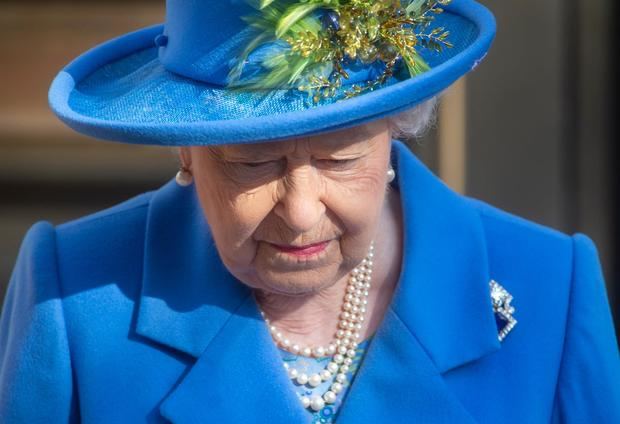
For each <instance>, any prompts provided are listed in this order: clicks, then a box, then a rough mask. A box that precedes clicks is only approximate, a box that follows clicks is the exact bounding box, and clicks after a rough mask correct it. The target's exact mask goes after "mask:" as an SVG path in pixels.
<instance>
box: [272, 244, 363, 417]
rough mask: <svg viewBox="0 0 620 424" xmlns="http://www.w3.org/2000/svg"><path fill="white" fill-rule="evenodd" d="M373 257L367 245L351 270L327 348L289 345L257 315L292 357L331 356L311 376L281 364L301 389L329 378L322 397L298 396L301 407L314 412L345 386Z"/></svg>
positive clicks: (360, 322) (316, 384) (273, 328)
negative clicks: (332, 338) (336, 327)
mask: <svg viewBox="0 0 620 424" xmlns="http://www.w3.org/2000/svg"><path fill="white" fill-rule="evenodd" d="M373 256H374V243H371V244H370V249H369V251H368V255H367V256H366V258H365V259H364V260H362V263H361V264H360V265H358V266H357V267H355V268H354V269H353V270H352V271H351V274H350V276H349V282H348V284H347V288H346V293H345V296H344V301H343V304H342V311H341V312H340V321H339V322H338V330H337V331H336V334H335V339H334V340H333V341H332V342H331V343H329V344H328V345H327V346H315V347H311V346H303V345H300V344H297V343H293V342H292V341H291V340H289V339H288V338H286V337H284V335H283V334H282V332H281V331H280V330H278V329H277V328H276V327H275V326H274V325H272V324H271V322H270V320H269V319H268V318H267V317H266V316H265V313H264V312H263V311H262V310H261V315H262V316H263V319H264V320H265V323H266V324H267V325H268V326H269V330H270V332H271V336H272V337H273V339H274V341H275V343H276V344H277V345H278V346H280V347H282V348H283V349H285V350H288V351H289V352H292V353H294V354H296V355H299V354H301V355H303V356H307V357H315V358H319V357H323V356H326V355H333V357H332V360H331V361H330V362H329V363H328V364H327V366H326V367H325V369H324V370H322V371H321V372H320V373H316V374H312V375H307V374H305V373H302V372H300V371H299V370H297V369H295V368H293V367H291V366H290V365H289V364H287V363H286V362H285V363H284V368H285V369H286V371H287V373H288V376H289V377H290V378H291V379H292V380H293V381H295V382H297V384H299V385H302V386H309V387H312V388H314V387H317V386H318V385H320V384H321V383H322V382H324V381H328V380H330V379H332V378H333V382H332V384H331V386H330V387H329V389H328V390H327V391H326V392H325V393H323V395H322V396H319V395H314V396H312V397H311V398H310V397H308V396H301V403H302V405H303V406H304V408H312V410H314V411H320V410H321V409H323V407H324V406H325V404H326V403H334V402H335V401H336V396H337V395H338V393H340V392H341V391H342V389H343V388H344V386H345V385H346V382H347V372H348V371H349V366H350V365H351V364H352V363H353V358H354V357H355V353H356V352H355V350H356V349H357V345H358V343H359V339H360V338H361V333H360V332H361V330H362V325H363V322H364V320H365V315H366V306H367V304H368V300H367V298H368V293H369V291H370V282H371V279H372V266H373Z"/></svg>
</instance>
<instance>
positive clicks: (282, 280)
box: [258, 270, 339, 296]
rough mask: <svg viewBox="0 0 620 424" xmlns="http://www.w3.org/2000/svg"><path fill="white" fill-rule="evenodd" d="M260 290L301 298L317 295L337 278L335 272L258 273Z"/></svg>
mask: <svg viewBox="0 0 620 424" xmlns="http://www.w3.org/2000/svg"><path fill="white" fill-rule="evenodd" d="M258 277H259V280H260V287H258V288H260V289H261V290H265V291H267V292H271V293H277V294H281V295H287V296H303V295H307V294H313V293H317V292H319V291H321V290H323V289H326V288H328V287H331V286H332V285H333V284H335V283H336V282H337V281H338V279H339V276H338V275H337V273H335V272H317V271H313V270H305V271H294V272H274V271H264V272H261V271H258Z"/></svg>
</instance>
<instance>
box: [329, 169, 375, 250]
mask: <svg viewBox="0 0 620 424" xmlns="http://www.w3.org/2000/svg"><path fill="white" fill-rule="evenodd" d="M384 168H385V166H383V165H382V164H381V163H378V164H375V166H369V167H366V168H365V169H364V170H363V171H359V172H355V173H352V174H351V176H350V177H343V178H341V179H333V180H331V181H329V182H327V183H326V184H325V187H326V191H325V193H326V195H325V203H326V205H327V207H328V209H329V210H331V211H332V212H333V213H334V215H336V216H337V217H338V219H339V220H340V222H341V223H342V225H343V226H344V228H345V233H344V234H343V236H342V239H341V241H340V245H341V250H342V255H343V257H345V258H351V259H352V260H354V261H358V260H361V259H362V258H363V257H364V256H365V255H366V253H367V252H366V248H367V246H368V245H369V243H370V241H371V240H372V239H373V238H374V236H375V234H376V229H377V225H378V221H379V217H380V214H381V211H382V208H383V203H384V201H385V193H386V178H385V172H386V169H384Z"/></svg>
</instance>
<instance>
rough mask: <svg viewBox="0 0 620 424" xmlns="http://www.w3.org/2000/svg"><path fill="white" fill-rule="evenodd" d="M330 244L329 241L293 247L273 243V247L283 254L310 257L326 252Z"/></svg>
mask: <svg viewBox="0 0 620 424" xmlns="http://www.w3.org/2000/svg"><path fill="white" fill-rule="evenodd" d="M328 244H329V240H325V241H321V242H318V243H312V244H307V245H305V246H291V245H280V244H275V243H271V245H272V246H273V247H275V248H276V249H277V250H279V251H280V252H282V253H288V254H290V255H295V256H309V255H314V254H317V253H320V252H322V251H323V250H325V248H326V247H327V245H328Z"/></svg>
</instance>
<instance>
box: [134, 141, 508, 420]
mask: <svg viewBox="0 0 620 424" xmlns="http://www.w3.org/2000/svg"><path fill="white" fill-rule="evenodd" d="M392 153H393V155H392V160H393V164H394V169H395V170H396V173H397V176H398V179H397V181H396V183H397V186H398V187H399V190H400V194H401V203H402V208H403V211H404V213H403V221H404V232H405V234H404V249H403V252H404V255H405V256H404V258H403V261H402V264H403V265H402V269H401V274H400V279H399V283H398V286H397V288H396V291H395V293H394V296H393V298H392V302H391V304H390V307H389V308H388V309H387V311H386V315H385V317H384V319H383V321H382V323H381V325H380V327H379V328H378V329H377V333H376V334H375V336H374V338H373V340H372V342H371V343H370V345H369V347H368V351H367V353H366V358H365V360H364V361H363V362H362V366H361V367H360V369H359V371H358V374H357V376H356V378H355V380H354V384H353V386H352V387H351V389H350V390H349V394H348V395H347V396H348V397H347V401H346V402H345V403H344V404H343V407H342V409H341V411H340V413H339V414H340V416H339V422H366V420H367V422H376V421H380V422H381V421H384V420H385V411H386V408H387V409H393V408H394V402H395V401H394V399H393V398H391V397H388V396H387V395H386V394H384V393H387V392H389V391H393V390H396V389H398V391H399V392H400V393H401V394H403V393H406V394H407V396H405V397H404V398H401V400H402V402H401V403H402V404H401V405H399V406H398V407H397V408H396V409H397V410H398V411H400V412H399V413H403V414H407V416H408V417H411V418H415V417H417V418H419V419H420V420H421V421H422V422H428V421H433V419H432V418H431V417H433V416H434V415H433V414H437V411H438V410H441V411H442V413H443V414H444V417H445V421H446V422H473V420H472V418H471V417H470V416H469V414H468V413H467V411H466V410H465V409H464V408H463V407H462V406H461V404H460V403H459V402H458V400H457V399H456V398H455V397H454V395H453V394H452V393H451V392H450V391H449V390H448V389H447V388H446V386H445V383H444V381H443V379H442V377H441V374H443V373H445V372H447V371H449V370H450V369H453V368H455V367H458V366H461V365H463V364H466V363H468V362H471V361H474V360H476V359H478V358H480V357H482V356H484V355H487V354H490V353H492V352H494V351H496V350H498V349H499V348H500V343H499V341H498V339H497V326H496V323H495V317H494V314H493V309H492V304H491V300H490V297H489V285H488V283H489V280H490V276H489V271H488V262H487V249H486V244H485V238H484V232H483V228H482V222H481V220H480V217H479V215H478V213H477V212H476V210H475V209H474V208H473V207H472V206H471V205H470V203H469V202H467V201H466V200H465V199H464V198H463V197H462V196H460V195H458V194H456V193H455V192H453V191H452V190H450V189H449V188H448V187H447V186H445V185H444V184H443V182H441V180H439V179H438V178H437V177H436V176H435V175H433V173H432V172H431V171H430V170H428V169H427V168H426V167H425V166H424V165H423V164H422V163H421V162H420V161H419V160H418V159H417V158H416V157H415V156H414V155H413V154H412V153H411V152H410V151H409V149H408V148H407V147H406V146H405V145H404V144H402V143H401V142H398V141H394V142H393V145H392ZM145 243H146V246H145V254H144V272H143V282H142V284H143V285H142V292H141V298H140V303H139V311H138V318H137V321H136V332H137V333H138V334H140V335H142V336H144V337H147V338H149V339H152V340H154V341H156V342H158V343H161V344H163V345H166V346H169V347H172V348H174V349H177V350H180V351H182V352H185V353H186V354H189V355H191V356H193V357H195V358H198V360H197V361H196V363H195V364H194V365H193V366H192V368H191V369H190V371H189V372H188V373H187V374H186V375H185V376H184V377H183V378H182V381H181V382H179V384H178V385H177V386H176V388H175V389H174V390H173V391H172V392H171V393H170V394H169V396H168V397H167V398H166V399H165V400H164V401H163V403H162V405H161V408H160V410H161V412H162V414H163V415H164V416H166V417H167V418H169V419H170V420H172V421H173V422H178V423H182V422H192V421H194V420H196V421H202V422H205V418H206V417H213V416H226V417H228V418H229V419H230V422H236V420H235V418H238V419H239V421H242V418H243V417H245V418H246V419H247V416H248V415H247V414H253V413H256V414H261V417H264V418H265V420H267V421H268V422H273V423H279V422H305V420H306V419H307V413H306V412H305V411H303V410H302V409H301V406H300V405H299V402H298V400H297V399H296V397H295V395H294V393H293V390H291V389H290V388H289V387H288V386H289V385H290V384H291V383H290V381H288V380H287V377H286V376H285V373H284V371H283V368H282V364H281V361H280V356H279V353H278V351H277V348H276V347H275V345H274V344H273V342H272V341H271V336H270V334H269V332H268V331H267V328H266V326H265V325H264V323H263V321H262V318H261V317H260V314H259V311H258V308H257V307H256V302H255V301H254V297H253V296H252V293H251V290H250V289H248V288H247V287H246V286H245V285H243V284H242V283H240V282H239V281H237V280H236V279H235V278H234V277H232V275H231V274H230V273H228V272H227V271H226V269H225V267H224V266H223V264H222V263H221V261H220V260H219V257H218V255H217V251H216V249H215V246H214V244H213V240H212V238H211V237H210V232H209V228H208V226H207V224H206V222H205V220H204V217H203V215H202V211H201V209H200V205H199V203H198V200H197V197H196V195H195V191H194V189H193V186H190V187H188V188H180V187H178V186H177V185H176V184H175V183H174V181H171V182H169V183H168V184H167V185H165V186H164V187H162V188H161V189H160V190H158V191H157V192H156V193H155V194H154V196H153V198H152V199H151V203H150V206H149V212H148V219H147V228H146V241H145ZM250 346H251V347H252V348H251V349H249V347H250ZM371 362H372V363H373V365H372V366H365V365H367V364H368V363H371ZM257 364H260V366H257ZM403 390H404V392H403ZM386 391H387V392H386ZM369 399H374V402H369ZM267 403H268V404H269V408H265V406H266V404H267ZM359 411H364V414H363V415H364V417H365V418H364V420H362V421H360V415H359ZM218 413H219V414H220V415H218ZM373 417H374V418H377V420H376V421H372V419H373ZM347 420H348V421H347ZM207 421H208V420H207ZM442 422H443V421H442Z"/></svg>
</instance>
